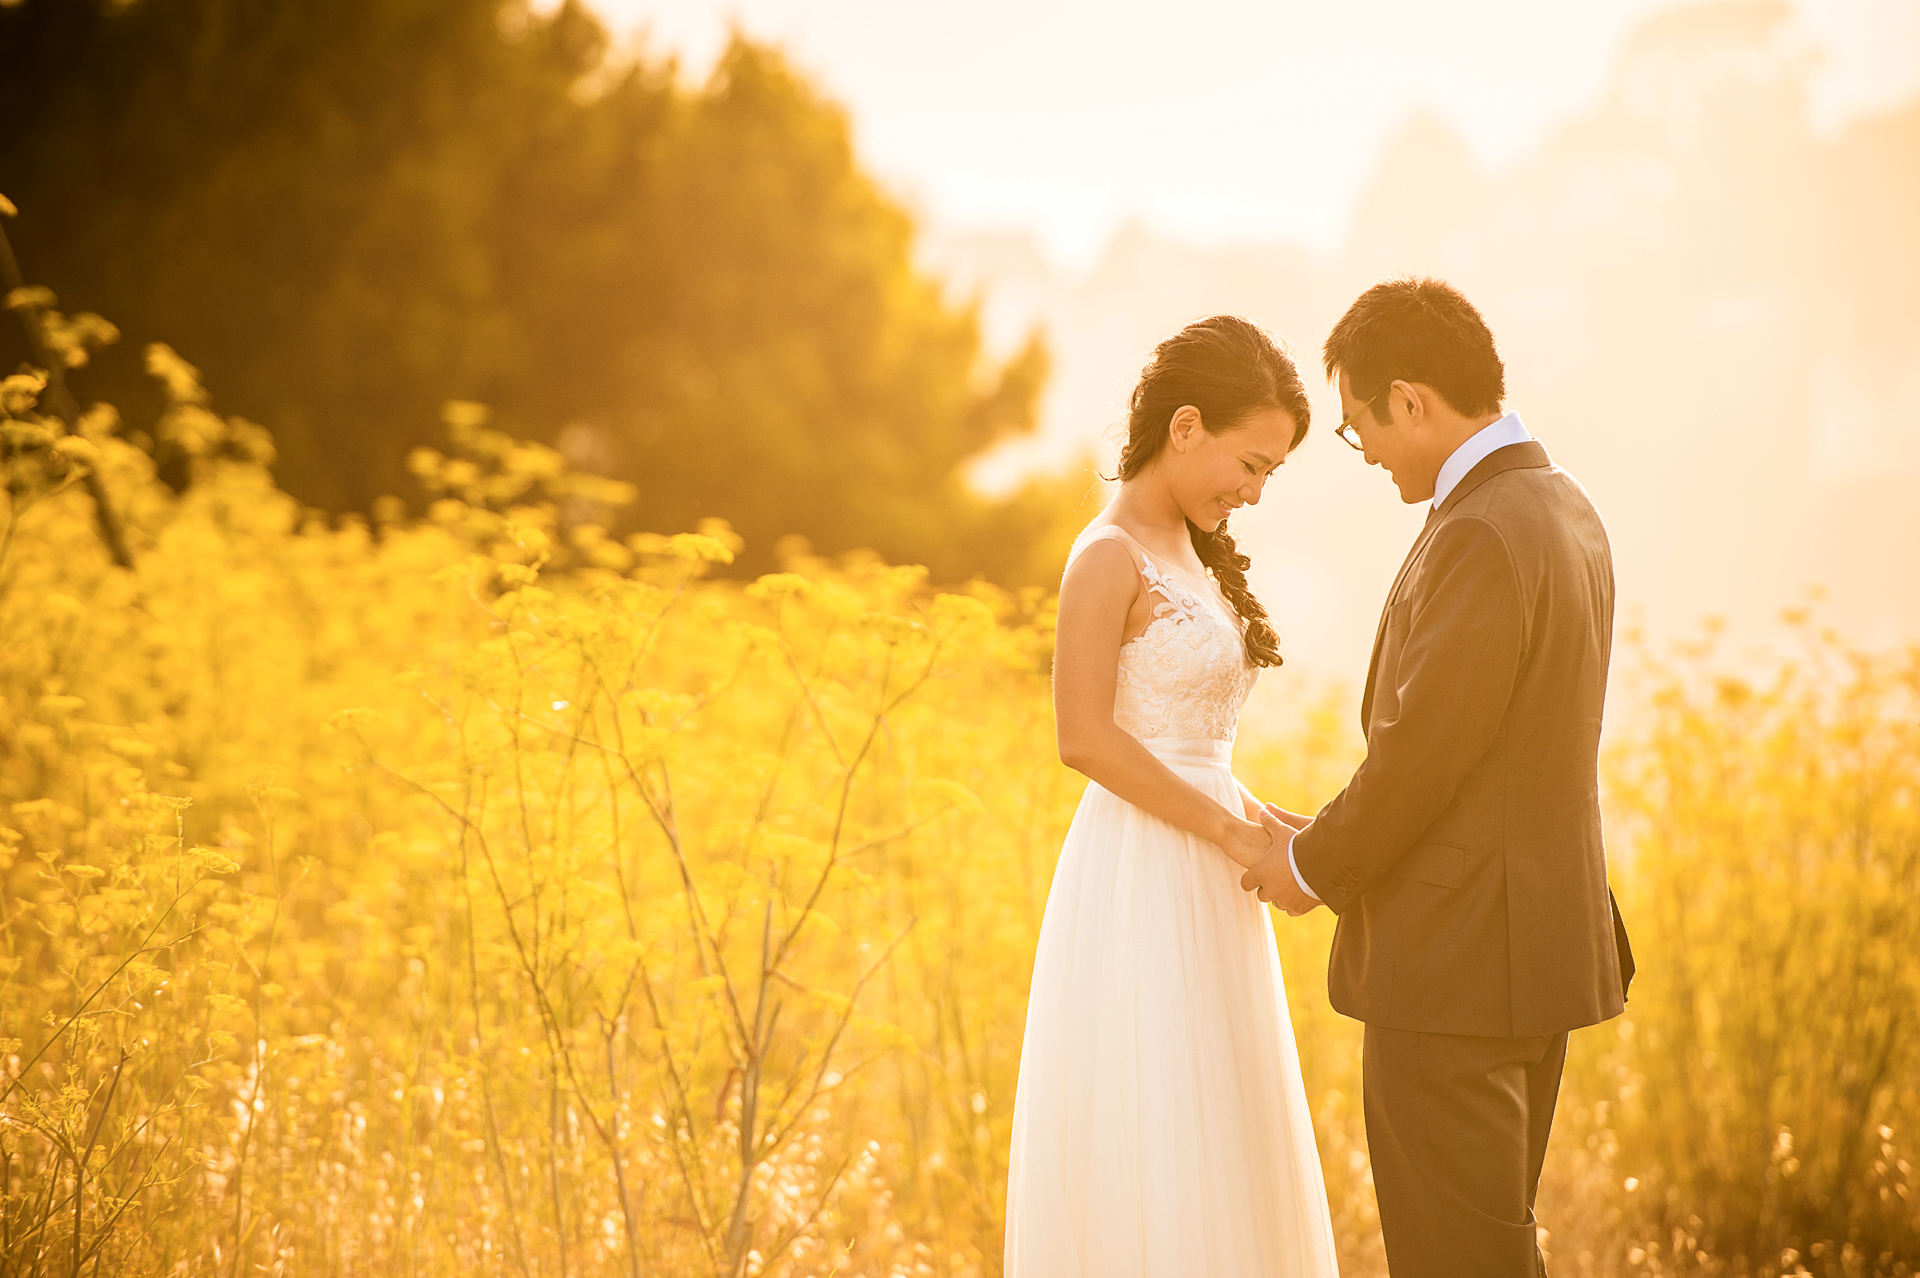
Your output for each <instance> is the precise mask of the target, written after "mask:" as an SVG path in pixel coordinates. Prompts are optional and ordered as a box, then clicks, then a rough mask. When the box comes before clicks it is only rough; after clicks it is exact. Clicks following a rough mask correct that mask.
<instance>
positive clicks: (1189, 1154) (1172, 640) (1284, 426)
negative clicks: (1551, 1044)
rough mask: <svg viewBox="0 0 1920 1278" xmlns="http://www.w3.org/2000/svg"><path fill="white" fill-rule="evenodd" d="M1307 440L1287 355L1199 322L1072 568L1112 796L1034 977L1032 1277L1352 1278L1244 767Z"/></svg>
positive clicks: (1158, 375) (1152, 382) (1013, 1194)
mask: <svg viewBox="0 0 1920 1278" xmlns="http://www.w3.org/2000/svg"><path fill="white" fill-rule="evenodd" d="M1307 417H1308V404H1307V396H1306V392H1305V390H1304V389H1303V388H1302V386H1301V383H1300V376H1299V373H1298V371H1297V370H1296V369H1295V368H1294V365H1293V361H1292V360H1291V359H1289V358H1288V357H1287V355H1286V354H1285V353H1284V352H1283V351H1282V350H1281V349H1280V348H1278V347H1277V346H1276V345H1275V344H1274V342H1273V340H1272V339H1271V338H1269V337H1268V336H1267V335H1266V334H1265V333H1264V332H1262V331H1261V330H1260V329H1258V328H1256V327H1255V326H1254V325H1252V324H1250V323H1248V322H1247V321H1245V320H1242V319H1236V318H1234V317H1231V316H1215V317H1214V318H1212V319H1207V320H1202V321H1200V322H1198V323H1195V324H1192V325H1189V326H1188V327H1187V328H1185V329H1183V330H1181V331H1180V332H1179V333H1178V334H1176V335H1175V336H1173V337H1171V338H1169V339H1168V340H1167V341H1165V342H1162V343H1161V344H1160V345H1159V346H1158V347H1157V348H1156V349H1155V350H1154V353H1153V358H1152V359H1151V360H1150V361H1149V362H1148V364H1147V367H1146V369H1145V371H1144V372H1142V374H1141V376H1140V382H1139V385H1138V386H1136V387H1135V388H1134V392H1133V397H1132V400H1131V404H1130V408H1129V411H1128V419H1127V442H1126V446H1125V448H1124V450H1123V451H1122V452H1121V455H1120V479H1121V485H1120V491H1119V492H1118V494H1117V495H1116V496H1115V497H1114V499H1113V502H1112V504H1111V505H1109V506H1108V507H1107V509H1106V510H1105V511H1103V512H1102V513H1101V514H1100V515H1099V516H1098V517H1097V518H1095V519H1094V521H1093V522H1092V523H1091V524H1089V525H1088V526H1087V529H1086V530H1085V531H1084V532H1083V533H1082V534H1081V535H1080V537H1079V538H1078V539H1077V540H1076V541H1075V543H1074V546H1073V549H1072V551H1071V552H1070V553H1069V554H1068V557H1067V568H1066V572H1065V575H1064V577H1063V579H1062V581H1061V586H1060V610H1059V629H1058V633H1057V642H1056V648H1055V657H1054V710H1055V724H1056V730H1057V733H1058V737H1059V744H1060V757H1061V759H1062V761H1064V762H1065V763H1066V764H1067V765H1068V766H1070V767H1072V768H1074V769H1076V770H1078V771H1080V772H1083V773H1085V774H1086V775H1087V777H1088V779H1089V780H1088V785H1087V788H1086V793H1085V795H1084V796H1083V797H1082V798H1081V800H1080V807H1079V810H1078V811H1077V812H1076V813H1075V814H1074V818H1073V823H1072V825H1071V827H1070V828H1069V829H1068V831H1067V836H1066V842H1065V844H1064V845H1063V846H1062V847H1061V850H1060V859H1059V863H1058V866H1057V868H1056V869H1055V871H1054V877H1053V885H1052V887H1051V889H1050V890H1049V893H1048V897H1047V907H1046V913H1045V916H1044V917H1043V919H1042V922H1041V926H1040V939H1039V945H1038V949H1037V951H1036V953H1035V955H1034V963H1033V985H1032V993H1031V995H1030V996H1029V999H1028V1004H1027V1024H1026V1035H1025V1041H1024V1043H1023V1044H1022V1048H1021V1054H1020V1076H1019V1085H1018V1091H1017V1092H1016V1094H1015V1098H1014V1108H1013V1138H1012V1148H1011V1154H1010V1162H1009V1167H1008V1175H1007V1235H1006V1274H1007V1275H1008V1278H1185V1276H1187V1275H1206V1276H1207V1278H1242V1276H1244V1278H1255V1276H1258V1278H1297V1276H1298V1278H1304V1276H1311V1278H1321V1276H1323V1275H1333V1274H1334V1273H1335V1272H1336V1269H1335V1261H1334V1248H1333V1230H1332V1226H1331V1223H1330V1221H1329V1219H1328V1214H1327V1200H1326V1189H1325V1186H1324V1184H1323V1182H1322V1181H1321V1176H1320V1162H1319V1156H1318V1154H1317V1152H1316V1149H1315V1146H1314V1137H1313V1126H1312V1122H1311V1119H1310V1116H1309V1113H1308V1109H1307V1101H1306V1094H1305V1092H1304V1090H1303V1089H1302V1087H1301V1082H1300V1062H1299V1057H1298V1055H1297V1053H1296V1052H1295V1049H1294V1041H1293V1027H1292V1024H1291V1023H1290V1022H1289V1020H1288V1018H1287V1001H1286V994H1285V992H1284V990H1283V989H1282V986H1281V979H1280V962H1279V957H1278V955H1277V953H1276V952H1275V948H1274V935H1273V923H1272V920H1271V918H1270V917H1269V915H1268V913H1267V909H1266V907H1265V906H1264V905H1262V904H1261V903H1260V901H1259V900H1258V899H1257V898H1256V897H1254V896H1253V895H1251V894H1249V893H1247V892H1245V891H1242V890H1241V887H1240V874H1241V869H1242V867H1245V866H1250V865H1252V864H1254V863H1255V862H1256V861H1258V860H1259V859H1260V857H1261V856H1262V855H1263V854H1264V853H1265V852H1266V850H1267V849H1268V847H1269V846H1270V841H1271V837H1272V836H1271V834H1270V832H1269V830H1270V828H1271V827H1269V826H1268V825H1266V824H1264V823H1263V821H1262V816H1263V812H1262V808H1261V805H1260V804H1259V802H1258V801H1257V800H1256V799H1255V798H1254V797H1253V795H1252V794H1251V792H1249V791H1248V790H1247V789H1246V787H1245V786H1243V785H1241V784H1240V783H1239V782H1238V781H1236V780H1235V779H1234V776H1233V773H1232V771H1231V770H1230V766H1229V764H1230V759H1231V755H1232V748H1233V737H1234V729H1235V725H1236V722H1237V719H1238V716H1239V712H1240V706H1241V704H1242V702H1244V701H1245V699H1246V696H1247V693H1248V691H1249V690H1250V689H1251V688H1252V686H1253V680H1254V676H1255V675H1256V674H1257V673H1258V669H1259V667H1261V666H1277V665H1279V664H1280V654H1279V649H1278V643H1277V640H1276V638H1275V635H1274V631H1273V627H1272V625H1271V624H1270V623H1269V622H1268V619H1267V614H1266V610H1265V609H1263V608H1262V607H1261V606H1260V603H1259V601H1258V600H1256V599H1255V598H1254V597H1253V594H1252V592H1251V591H1250V590H1249V589H1248V588H1247V579H1246V567H1247V562H1248V561H1247V558H1246V556H1244V555H1242V554H1240V553H1239V552H1238V551H1237V550H1236V549H1235V547H1234V543H1233V539H1232V537H1230V536H1229V535H1228V533H1227V530H1226V523H1227V516H1228V515H1229V514H1230V513H1231V512H1232V511H1233V510H1235V509H1236V508H1238V507H1240V506H1243V505H1252V504H1253V503H1255V502H1257V501H1259V500H1260V494H1261V491H1262V489H1263V488H1264V487H1265V485H1266V482H1267V479H1268V477H1269V476H1271V475H1272V474H1273V472H1274V471H1275V470H1276V469H1278V468H1279V467H1280V465H1281V464H1282V463H1283V462H1284V461H1285V460H1286V458H1287V454H1288V453H1289V452H1291V451H1292V450H1293V448H1294V447H1295V446H1297V445H1298V444H1299V443H1300V441H1301V439H1302V438H1303V437H1304V436H1305V435H1306V433H1307ZM1280 819H1282V820H1285V821H1286V822H1287V823H1288V824H1290V825H1293V826H1295V827H1296V828H1298V827H1299V826H1302V825H1305V824H1306V822H1307V819H1308V818H1306V817H1304V816H1299V815H1297V814H1291V813H1289V814H1286V815H1285V816H1283V817H1282V818H1280ZM1272 820H1274V818H1273V817H1271V816H1268V817H1266V821H1268V822H1271V821H1272Z"/></svg>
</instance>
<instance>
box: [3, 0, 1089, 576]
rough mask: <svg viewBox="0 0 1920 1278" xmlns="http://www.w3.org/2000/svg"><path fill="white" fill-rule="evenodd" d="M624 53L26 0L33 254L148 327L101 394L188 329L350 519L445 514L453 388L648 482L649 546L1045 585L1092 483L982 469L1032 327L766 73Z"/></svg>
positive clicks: (1030, 376) (735, 60) (607, 470)
mask: <svg viewBox="0 0 1920 1278" xmlns="http://www.w3.org/2000/svg"><path fill="white" fill-rule="evenodd" d="M607 45H608V41H607V35H606V32H605V30H604V28H603V27H602V26H601V25H600V23H599V21H598V20H597V19H596V18H595V17H594V16H593V15H592V14H591V13H589V12H588V11H587V10H585V9H584V8H582V7H581V6H579V5H577V4H572V3H569V4H566V5H562V6H561V7H559V8H558V9H557V10H553V11H551V12H549V13H546V14H535V13H532V12H530V11H529V9H528V6H527V5H526V4H524V3H520V2H519V0H454V2H448V0H330V2H329V3H326V4H273V5H260V4H255V3H251V2H250V0H145V2H141V3H132V4H129V3H124V2H122V0H24V2H21V3H14V4H11V5H6V6H0V120H4V121H5V122H6V125H5V128H4V129H0V190H4V191H5V192H6V193H7V194H8V195H9V196H11V197H12V198H13V199H14V200H15V202H16V203H17V204H19V205H20V207H21V208H22V209H23V210H24V211H25V212H24V216H23V217H22V218H21V219H20V221H19V222H18V224H17V226H16V227H15V228H14V229H15V234H16V242H17V247H18V250H19V253H20V256H21V257H22V258H23V259H24V260H26V261H28V262H30V263H32V265H33V270H34V275H35V280H36V282H37V283H41V284H44V285H46V286H48V287H50V288H52V289H53V290H54V292H55V293H56V294H57V295H58V296H60V297H63V298H72V299H75V300H76V301H77V302H84V304H85V306H86V307H87V308H88V309H91V310H96V311H99V312H102V313H105V314H108V315H111V316H112V317H113V319H114V322H115V323H116V324H118V325H119V326H120V327H121V328H122V329H123V330H124V331H125V332H126V333H127V334H128V335H129V337H130V338H131V339H132V340H131V341H129V342H127V343H123V344H122V345H121V346H120V347H119V348H117V349H116V350H112V351H108V352H107V353H105V354H104V355H102V356H101V357H100V359H99V360H98V361H97V366H96V367H94V368H93V369H91V370H90V371H89V373H88V375H87V380H86V389H87V393H88V394H89V395H93V396H97V397H99V398H102V399H105V400H108V401H110V402H115V403H120V404H123V405H125V406H126V407H127V408H128V409H129V410H130V411H131V410H134V409H137V408H139V407H142V406H151V405H153V404H154V402H155V401H154V400H153V393H152V390H151V386H150V383H148V382H147V381H146V379H145V378H144V377H143V375H142V374H141V370H140V366H139V355H138V352H139V350H140V348H141V347H142V345H144V343H146V342H148V341H156V340H164V341H166V342H168V343H170V344H171V345H173V346H174V347H176V348H177V349H179V350H180V351H182V352H183V353H184V354H186V355H187V356H188V358H190V359H192V360H193V361H194V363H195V364H196V365H197V366H198V367H200V368H201V369H202V370H203V373H204V376H205V379H206V382H207V384H208V385H209V386H210V387H211V388H212V389H213V390H214V391H215V392H216V393H217V394H218V395H219V396H220V399H221V401H222V403H224V404H226V405H228V406H229V407H230V409H231V411H233V412H236V413H240V414H243V415H245V416H248V417H251V418H254V419H256V420H258V421H260V422H261V423H263V424H265V425H266V426H268V427H269V428H270V429H271V430H272V432H273V434H274V437H275V440H276V442H277V444H278V448H279V462H278V463H277V466H276V474H277V475H278V476H279V477H280V478H281V480H282V482H283V483H285V485H286V486H287V489H288V491H290V492H292V493H294V494H295V495H296V496H298V497H299V498H300V499H302V500H303V501H306V502H309V503H311V504H313V505H316V506H318V507H321V508H324V509H327V510H330V511H335V512H340V511H348V510H359V511H362V512H365V511H367V510H369V509H370V507H371V503H372V501H373V500H374V498H375V497H376V496H378V495H381V494H386V493H409V492H410V493H414V494H416V495H417V494H418V492H419V490H418V489H417V488H416V487H414V486H413V484H412V482H411V480H410V478H409V476H408V474H407V471H406V458H407V454H408V451H409V450H410V449H411V448H412V447H414V446H416V445H419V444H423V443H425V442H427V441H428V440H429V439H430V438H432V437H434V435H435V431H436V423H437V418H438V412H439V407H440V405H441V404H442V403H443V402H444V401H446V400H448V399H462V400H470V401H477V402H480V403H484V404H487V405H489V406H490V407H491V408H492V410H493V412H494V415H495V421H496V422H497V423H498V424H499V425H501V426H502V427H503V428H505V429H508V430H511V431H512V432H513V433H515V434H516V435H519V436H521V437H524V438H528V439H535V440H540V441H543V442H547V443H550V444H553V445H555V446H556V447H558V448H559V449H560V450H561V452H562V453H563V454H564V455H566V456H567V457H568V458H569V460H570V461H572V462H574V463H575V464H578V465H583V466H590V467H591V468H592V469H594V470H596V471H598V472H599V473H602V474H605V475H609V476H612V477H615V478H619V479H622V480H625V481H627V482H629V483H632V484H633V485H634V486H635V487H636V489H637V490H638V494H639V497H640V500H639V502H638V503H637V504H636V506H634V507H633V508H632V512H631V513H630V515H629V516H627V517H628V518H630V519H631V520H633V521H634V522H635V524H636V525H639V526H644V527H647V528H651V529H655V530H675V529H679V528H683V527H689V526H691V524H692V522H693V521H694V520H695V519H697V518H701V517H707V516H718V517H722V518H725V519H728V520H730V521H731V522H732V523H733V524H734V526H735V527H736V528H738V529H739V530H740V532H741V534H742V535H743V536H744V537H745V538H746V539H747V544H746V548H745V551H744V557H743V564H745V565H746V566H747V567H750V568H751V567H766V566H769V565H771V563H772V562H773V555H774V547H775V545H776V543H777V542H778V541H779V540H780V538H782V537H785V536H788V535H794V534H797V535H801V536H804V537H805V538H807V539H808V540H809V541H810V542H812V544H813V545H814V546H815V547H817V548H818V549H819V550H821V551H823V552H839V551H844V550H849V549H853V548H855V547H861V546H871V547H876V548H878V549H880V550H881V551H883V552H884V553H886V554H887V555H889V556H891V557H893V558H896V559H900V560H908V561H912V562H916V563H922V564H926V565H928V566H929V567H930V568H931V569H932V570H933V571H934V572H935V573H936V575H937V576H939V577H940V578H942V579H947V580H957V579H963V578H965V577H966V576H969V575H971V574H973V573H974V572H986V573H988V574H990V575H993V576H996V577H999V578H1001V579H1006V580H1038V579H1041V578H1042V577H1045V576H1047V575H1050V574H1051V573H1052V572H1053V571H1055V568H1054V567H1053V565H1051V564H1043V563H1042V562H1041V561H1040V560H1039V559H1038V558H1037V557H1035V555H1034V553H1033V548H1034V547H1035V545H1036V544H1037V543H1038V542H1040V541H1041V540H1043V539H1044V538H1045V537H1046V534H1047V533H1048V532H1050V531H1053V530H1054V527H1055V525H1056V524H1060V523H1063V522H1065V521H1066V520H1070V519H1071V518H1072V516H1073V515H1074V514H1075V513H1077V512H1078V511H1079V510H1080V509H1081V504H1082V503H1081V501H1080V500H1076V498H1084V493H1077V492H1076V493H1073V494H1071V495H1063V490H1062V488H1061V485H1060V484H1059V483H1057V482H1056V483H1051V484H1048V483H1044V482H1037V483H1036V484H1035V485H1034V486H1032V487H1031V488H1030V489H1029V491H1027V492H1026V493H1015V494H1013V495H1010V496H1006V497H1002V498H986V497H982V496H980V495H978V494H976V493H975V492H974V491H973V490H972V489H970V488H969V487H968V486H966V485H965V484H964V482H963V481H962V480H961V478H960V468H961V467H962V465H963V464H964V463H965V462H967V461H968V460H970V459H972V458H974V457H976V456H978V455H979V454H981V453H982V452H983V451H984V450H986V449H987V448H989V447H990V446H992V445H993V444H995V443H998V442H1001V441H1003V440H1005V439H1007V438H1008V437H1010V436H1013V435H1018V434H1020V433H1022V432H1025V431H1027V430H1029V429H1030V428H1031V427H1032V425H1033V423H1034V405H1035V397H1036V395H1037V393H1038V391H1039V388H1040V385H1041V382H1042V380H1043V378H1044V376H1045V372H1046V366H1047V361H1046V355H1045V351H1044V348H1043V346H1042V345H1041V344H1040V342H1039V341H1038V339H1037V338H1035V339H1034V340H1033V341H1031V342H1029V343H1027V344H1026V345H1024V346H1023V347H1022V348H1021V349H1020V350H1019V351H1017V352H1015V353H1014V354H1013V355H1011V356H1010V357H1008V358H1005V359H1002V360H997V361H996V360H990V359H988V358H987V357H986V356H985V355H984V354H983V352H982V349H981V339H980V333H979V324H978V322H977V319H976V317H975V314H974V309H973V307H971V306H969V305H964V304H956V303H952V302H950V301H948V300H947V299H946V298H944V297H943V295H942V291H941V289H940V287H939V285H938V282H937V281H936V280H934V279H933V278H931V277H930V276H928V275H926V274H924V273H923V272H922V271H920V270H919V269H918V268H917V267H916V266H915V264H914V262H913V259H912V245H913V236H914V232H913V227H912V224H911V222H910V221H909V219H908V217H907V216H906V215H905V213H904V212H903V211H902V210H901V209H900V208H899V207H898V206H897V205H896V204H895V202H894V201H893V200H892V199H890V198H889V196H888V195H887V194H886V193H884V192H883V191H881V190H880V189H879V188H878V187H877V186H876V185H875V183H874V182H873V181H872V180H871V179H870V178H869V177H868V176H867V175H866V174H865V173H863V172H862V171H861V169H860V168H859V166H858V165H857V164H856V162H855V158H854V155H853V151H852V148H851V145H850V142H849V136H848V126H847V122H846V120H845V118H844V117H843V115H842V114H841V112H840V111H839V110H838V109H837V108H835V107H834V106H833V105H831V104H830V103H828V102H826V101H824V100H823V99H822V98H821V97H820V96H819V95H818V94H817V93H816V92H815V91H814V90H813V89H812V88H811V87H810V86H809V85H808V84H806V83H805V82H804V81H803V80H801V79H799V78H797V77H796V76H794V75H793V74H792V73H790V72H789V71H788V70H787V68H786V67H785V66H784V65H783V63H782V61H781V58H780V57H779V55H778V54H777V53H776V52H775V51H773V50H771V49H769V48H765V47H761V46H758V45H755V44H752V43H750V42H747V41H745V40H741V41H738V42H736V44H735V45H734V47H733V48H732V49H731V50H729V51H728V53H727V54H726V56H725V57H724V58H723V59H721V61H720V62H719V64H718V65H717V66H716V67H715V69H714V71H713V73H712V75H711V77H710V78H709V79H708V81H707V82H706V83H705V84H703V85H700V86H698V87H695V88H686V87H683V86H682V85H681V84H680V83H679V82H678V80H677V79H676V76H675V74H674V69H673V66H672V65H671V63H670V62H665V61H646V60H631V61H624V62H621V63H614V62H611V61H609V59H608V57H607V53H608V48H607ZM7 328H8V331H7V332H6V333H4V334H0V367H12V366H13V364H14V363H15V362H16V359H17V358H18V357H19V356H20V355H21V354H22V352H21V350H20V347H19V345H18V334H17V331H16V330H15V326H13V325H8V326H7ZM1079 486H1080V487H1081V488H1084V480H1081V481H1080V484H1079ZM632 530H633V529H632V528H625V529H621V530H620V531H632Z"/></svg>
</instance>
